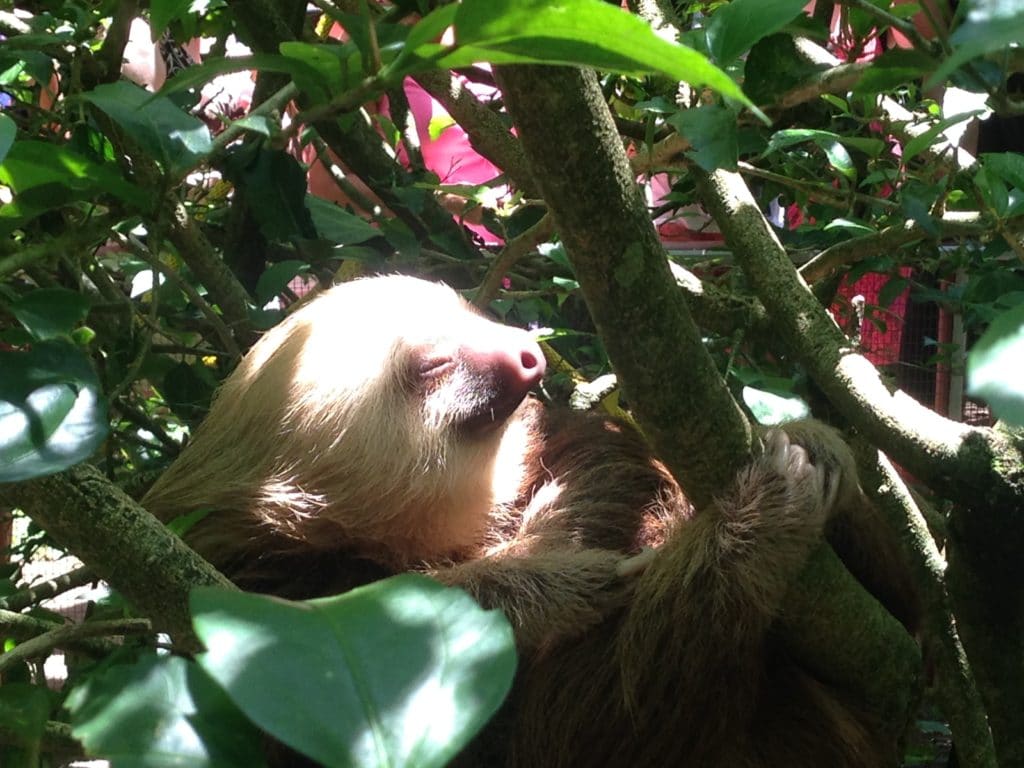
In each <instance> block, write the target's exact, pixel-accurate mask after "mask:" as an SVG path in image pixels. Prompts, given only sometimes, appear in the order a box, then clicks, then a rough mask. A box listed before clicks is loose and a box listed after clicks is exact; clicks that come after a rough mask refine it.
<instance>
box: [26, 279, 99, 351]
mask: <svg viewBox="0 0 1024 768" xmlns="http://www.w3.org/2000/svg"><path fill="white" fill-rule="evenodd" d="M89 307H90V302H89V299H88V298H86V297H85V296H83V295H82V294H80V293H76V292H75V291H69V290H67V289H66V288H40V289H37V290H35V291H31V292H29V293H26V294H25V295H24V296H21V297H19V298H18V300H17V301H16V302H14V303H12V304H11V306H10V310H11V313H12V314H13V315H14V317H15V318H17V320H18V322H19V323H21V324H22V326H24V328H25V330H26V331H28V332H29V333H30V334H32V337H33V338H34V339H37V340H43V339H53V338H58V337H61V336H70V335H71V331H73V330H74V329H75V326H76V325H78V323H80V322H82V320H84V319H85V316H86V315H87V314H89Z"/></svg>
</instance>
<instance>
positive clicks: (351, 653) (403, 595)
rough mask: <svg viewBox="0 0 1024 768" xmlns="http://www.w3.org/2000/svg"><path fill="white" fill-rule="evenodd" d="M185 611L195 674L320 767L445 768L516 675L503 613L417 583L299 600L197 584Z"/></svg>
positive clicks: (421, 580)
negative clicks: (193, 641)
mask: <svg viewBox="0 0 1024 768" xmlns="http://www.w3.org/2000/svg"><path fill="white" fill-rule="evenodd" d="M191 603H192V612H193V616H194V623H195V626H196V631H197V633H198V634H199V637H200V639H201V640H202V641H203V643H204V645H205V646H206V648H207V649H208V651H207V652H206V653H204V654H202V655H201V656H200V658H199V663H200V664H201V665H202V666H203V668H204V669H206V670H207V671H208V672H209V673H210V675H211V676H212V677H214V679H216V680H217V681H218V682H220V684H221V685H222V686H223V687H224V689H225V690H226V691H227V693H228V695H229V696H230V697H231V698H232V699H233V700H234V701H235V703H236V704H238V706H239V707H240V708H241V709H242V710H243V711H244V712H245V713H246V714H247V715H248V716H249V717H250V718H251V719H252V720H253V721H254V722H255V723H256V724H257V725H259V726H260V727H261V728H263V729H265V730H266V731H267V732H269V733H270V734H272V735H273V736H275V737H276V738H278V739H280V740H281V741H282V742H284V743H285V744H288V745H289V746H291V747H292V748H294V749H297V750H299V751H300V752H302V753H304V754H306V755H308V756H309V757H312V758H313V759H315V760H317V761H319V762H321V763H323V764H324V765H326V766H389V767H390V768H400V767H401V766H408V767H409V768H431V767H432V766H438V767H440V766H443V765H445V764H446V763H447V762H448V761H449V760H451V759H452V758H453V757H454V756H455V755H456V754H457V753H458V751H459V749H460V748H461V747H462V746H463V745H465V743H466V742H467V741H468V740H469V738H470V737H472V735H473V734H474V733H476V732H477V731H478V730H479V729H480V728H481V727H482V726H483V724H484V723H485V722H486V721H487V720H488V718H489V717H490V716H491V715H492V714H493V713H494V712H495V710H496V709H497V708H498V706H499V705H500V704H501V702H502V700H503V699H504V698H505V695H506V694H507V693H508V690H509V686H510V685H511V682H512V677H513V674H514V672H515V651H514V645H513V640H512V631H511V628H510V627H509V625H508V622H507V621H506V619H505V618H504V616H502V615H501V614H500V613H499V612H497V611H484V610H482V609H481V608H480V607H479V606H478V605H477V604H476V603H474V602H473V601H472V600H471V599H470V598H469V597H468V596H467V595H466V594H465V593H464V592H462V591H461V590H457V589H450V588H446V587H443V586H441V585H440V584H438V583H437V582H435V581H432V580H430V579H427V578H425V577H421V576H414V575H411V574H405V575H401V576H396V577H393V578H391V579H386V580H384V581H380V582H377V583H374V584H371V585H369V586H366V587H362V588H360V589H356V590H353V591H352V592H349V593H347V594H344V595H340V596H337V597H330V598H326V599H322V600H311V601H308V602H305V603H290V602H285V601H281V600H275V599H272V598H267V597H261V596H258V595H251V594H245V593H241V592H228V591H225V590H216V589H207V588H202V589H198V590H196V591H194V592H193V593H192V600H191Z"/></svg>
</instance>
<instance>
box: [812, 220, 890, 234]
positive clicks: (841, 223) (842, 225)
mask: <svg viewBox="0 0 1024 768" xmlns="http://www.w3.org/2000/svg"><path fill="white" fill-rule="evenodd" d="M830 229H845V230H848V231H850V232H854V233H856V234H858V235H873V234H875V232H876V231H877V230H875V229H873V228H872V227H869V226H867V225H866V224H862V223H861V222H859V221H851V220H850V219H832V221H830V222H829V223H828V224H826V225H825V226H824V227H822V230H824V231H826V232H827V231H828V230H830Z"/></svg>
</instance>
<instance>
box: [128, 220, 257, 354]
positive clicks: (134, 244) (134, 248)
mask: <svg viewBox="0 0 1024 768" xmlns="http://www.w3.org/2000/svg"><path fill="white" fill-rule="evenodd" d="M118 239H119V240H120V241H121V243H122V244H123V245H124V246H126V247H127V248H128V249H129V250H130V251H131V252H132V253H134V254H135V255H136V256H138V257H139V258H140V259H142V260H143V261H144V262H146V263H147V264H149V265H150V266H151V267H155V268H156V269H158V270H159V271H160V272H161V273H162V274H163V275H164V277H166V278H167V279H168V280H170V281H171V282H172V283H174V285H175V286H176V287H177V288H179V289H180V290H181V291H182V292H183V293H184V294H185V295H186V296H188V298H189V301H191V302H192V304H193V305H194V306H195V307H196V309H198V310H199V311H200V312H201V313H202V314H203V316H204V317H205V318H206V319H207V320H208V321H209V323H210V325H211V326H213V330H214V332H215V333H216V334H217V338H218V339H220V343H221V344H223V345H224V349H225V350H227V352H228V354H229V355H231V357H233V358H237V357H240V356H241V352H240V351H239V349H238V345H237V344H235V339H234V337H232V335H231V331H230V330H229V329H228V327H227V325H225V324H224V321H223V319H221V316H220V315H218V314H217V313H216V312H215V311H214V310H213V307H211V306H210V305H209V304H208V303H207V301H206V299H204V298H203V297H202V296H200V295H199V292H198V291H197V290H196V289H195V288H194V287H193V286H192V285H190V284H189V283H188V282H187V281H185V280H183V279H182V278H181V276H180V275H179V274H178V273H177V272H175V271H174V270H173V269H171V268H170V267H168V266H167V265H166V264H164V263H163V262H162V261H160V259H158V258H157V257H156V256H155V255H153V254H152V253H150V251H149V249H148V248H147V247H146V246H145V245H143V244H142V242H140V241H139V239H138V238H136V237H135V236H133V235H128V236H127V237H126V236H124V235H119V236H118ZM155 288H156V286H154V289H155Z"/></svg>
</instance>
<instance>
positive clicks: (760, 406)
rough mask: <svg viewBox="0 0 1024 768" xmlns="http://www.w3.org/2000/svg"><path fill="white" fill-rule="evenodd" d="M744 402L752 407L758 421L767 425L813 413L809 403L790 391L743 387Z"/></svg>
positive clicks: (751, 409) (801, 417)
mask: <svg viewBox="0 0 1024 768" xmlns="http://www.w3.org/2000/svg"><path fill="white" fill-rule="evenodd" d="M743 402H745V403H746V404H747V407H748V408H750V412H751V413H752V414H754V418H755V419H757V421H758V423H759V424H764V425H765V426H775V425H776V424H783V423H785V422H787V421H793V420H794V419H803V418H806V417H807V416H810V415H811V409H810V408H809V407H808V405H807V403H805V402H804V401H803V400H802V399H800V398H799V397H797V396H796V395H793V394H790V393H788V392H769V391H768V390H765V389H756V388H754V387H743Z"/></svg>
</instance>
